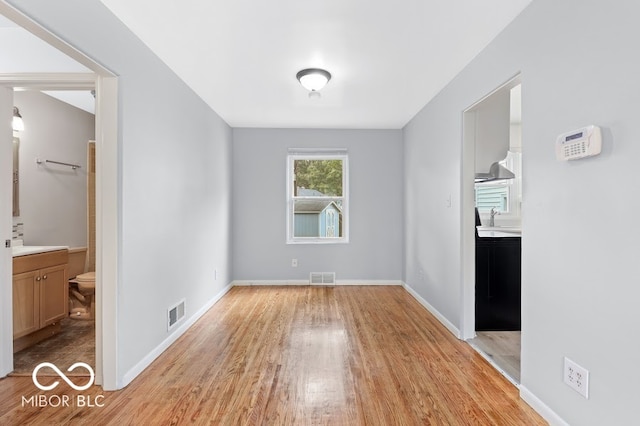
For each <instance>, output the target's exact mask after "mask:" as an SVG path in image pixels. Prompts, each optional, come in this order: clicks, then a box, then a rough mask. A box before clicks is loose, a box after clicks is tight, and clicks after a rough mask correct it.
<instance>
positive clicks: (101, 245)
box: [0, 0, 122, 390]
mask: <svg viewBox="0 0 640 426" xmlns="http://www.w3.org/2000/svg"><path fill="white" fill-rule="evenodd" d="M0 14H2V15H4V16H6V17H7V18H9V19H11V20H12V21H14V22H15V23H16V24H18V25H20V26H21V27H23V28H25V29H26V30H28V31H29V32H31V33H33V34H34V35H35V36H37V37H39V38H41V39H42V40H44V41H45V42H47V43H49V44H50V45H52V46H53V47H55V48H57V49H58V50H60V51H62V52H63V53H65V54H67V55H68V56H70V57H71V58H73V59H75V60H76V61H78V62H80V63H81V64H82V65H84V66H86V67H87V68H89V69H90V70H91V71H93V73H73V74H69V73H67V74H64V73H63V74H13V75H0V85H2V86H5V87H14V88H24V89H32V90H35V89H39V88H40V89H44V88H47V89H51V88H55V89H58V90H60V89H65V88H67V89H75V90H77V89H79V88H87V87H92V88H93V87H95V90H96V129H95V131H96V136H95V139H96V383H97V384H101V385H102V387H103V389H104V390H116V389H119V388H120V387H122V385H121V380H119V378H118V369H117V316H116V314H117V304H116V303H117V297H116V296H117V287H118V281H119V280H118V277H119V273H118V258H119V256H118V255H119V252H120V250H119V242H120V238H119V235H120V233H119V232H120V226H119V222H120V221H119V218H120V216H119V205H120V203H119V196H120V194H121V191H120V187H119V185H120V184H119V179H118V156H119V146H118V121H117V117H118V113H117V112H118V79H117V77H116V76H115V74H113V73H112V72H111V71H109V70H108V69H106V68H104V67H103V66H101V65H100V64H98V63H96V62H94V61H93V60H92V59H90V58H89V57H87V56H86V55H84V54H83V53H81V52H80V51H78V50H76V49H75V48H74V47H72V46H70V45H69V44H67V43H66V42H64V41H63V40H61V39H59V38H58V37H57V36H55V35H54V34H52V33H50V32H49V31H47V30H46V29H44V28H42V27H41V26H40V25H39V24H37V23H36V22H35V21H33V20H31V19H30V18H29V17H27V16H26V15H24V14H22V13H21V12H19V11H18V10H16V9H15V8H14V7H13V6H11V5H9V4H7V3H6V2H5V1H4V0H0ZM94 73H95V74H94ZM9 205H10V203H8V206H9ZM7 208H9V207H7ZM0 279H2V280H3V281H4V279H3V278H2V277H0ZM0 286H1V287H2V294H4V293H5V291H4V290H6V289H7V288H9V289H11V286H12V284H11V281H9V282H8V283H7V282H0ZM9 292H11V290H9ZM0 309H1V310H2V311H3V312H9V313H10V312H12V301H11V298H3V299H2V300H1V301H0ZM12 338H13V336H12V333H9V335H7V333H6V332H1V331H0V339H1V341H0V346H1V347H2V348H3V352H6V351H4V349H5V348H7V347H12V345H13V343H12ZM5 358H6V357H4V356H2V357H0V363H2V365H0V371H2V372H4V371H7V370H8V371H11V370H12V369H13V357H12V356H11V357H9V358H10V359H5Z"/></svg>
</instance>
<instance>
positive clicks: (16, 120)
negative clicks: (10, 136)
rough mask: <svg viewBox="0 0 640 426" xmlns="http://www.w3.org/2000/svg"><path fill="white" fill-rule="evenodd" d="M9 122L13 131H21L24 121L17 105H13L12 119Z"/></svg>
mask: <svg viewBox="0 0 640 426" xmlns="http://www.w3.org/2000/svg"><path fill="white" fill-rule="evenodd" d="M11 124H12V126H13V131H14V132H21V131H23V130H24V122H23V121H22V116H21V115H20V110H19V109H18V107H13V121H12V122H11Z"/></svg>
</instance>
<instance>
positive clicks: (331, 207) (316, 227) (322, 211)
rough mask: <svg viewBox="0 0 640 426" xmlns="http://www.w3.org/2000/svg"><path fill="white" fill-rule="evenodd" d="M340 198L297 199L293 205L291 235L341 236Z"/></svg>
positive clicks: (314, 236)
mask: <svg viewBox="0 0 640 426" xmlns="http://www.w3.org/2000/svg"><path fill="white" fill-rule="evenodd" d="M341 204H342V203H341V200H329V199H326V198H325V199H322V198H316V199H313V198H311V199H304V200H301V199H297V200H295V201H294V207H293V236H294V237H308V238H339V237H342V236H343V234H342V208H341Z"/></svg>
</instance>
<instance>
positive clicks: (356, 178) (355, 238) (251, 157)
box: [233, 129, 403, 281]
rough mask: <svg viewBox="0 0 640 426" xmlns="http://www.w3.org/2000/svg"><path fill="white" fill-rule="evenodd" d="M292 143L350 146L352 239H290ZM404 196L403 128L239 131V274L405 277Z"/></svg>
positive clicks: (236, 200)
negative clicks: (288, 184)
mask: <svg viewBox="0 0 640 426" xmlns="http://www.w3.org/2000/svg"><path fill="white" fill-rule="evenodd" d="M288 148H347V150H348V153H349V191H350V192H349V193H350V199H349V201H350V205H349V220H350V224H349V229H350V238H349V240H350V241H349V243H348V244H330V245H326V244H286V212H287V203H286V200H287V199H286V182H287V174H286V165H287V150H288ZM402 199H403V194H402V133H401V131H399V130H309V129H307V130H302V129H285V130H281V129H234V130H233V212H234V223H233V236H234V239H233V277H234V279H235V280H241V281H245V280H248V281H251V280H307V281H308V279H309V273H310V272H333V271H335V272H336V279H337V280H338V281H339V280H401V279H402V220H403V219H402ZM293 258H296V259H298V267H297V268H292V267H291V259H293Z"/></svg>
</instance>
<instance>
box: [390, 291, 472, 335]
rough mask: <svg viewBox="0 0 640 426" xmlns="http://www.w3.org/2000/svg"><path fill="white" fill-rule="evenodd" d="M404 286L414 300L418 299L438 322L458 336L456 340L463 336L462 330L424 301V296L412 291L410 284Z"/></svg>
mask: <svg viewBox="0 0 640 426" xmlns="http://www.w3.org/2000/svg"><path fill="white" fill-rule="evenodd" d="M402 285H403V286H404V288H405V290H407V292H408V293H409V294H410V295H412V296H413V298H414V299H416V300H417V301H418V302H419V303H420V304H421V305H422V306H424V307H425V308H426V309H427V311H429V312H431V313H432V314H433V316H435V317H436V318H437V319H438V321H440V322H441V323H442V325H444V326H445V327H446V328H447V330H449V331H450V332H451V333H452V334H453V335H454V336H456V338H458V339H460V338H461V336H462V334H460V330H458V327H456V326H455V325H453V324H452V323H451V321H449V320H448V319H447V318H445V316H444V315H442V314H441V313H440V312H439V311H438V310H437V309H436V308H434V307H433V306H431V304H430V303H429V302H427V301H426V300H425V299H423V298H422V296H420V295H419V294H418V293H417V292H416V291H415V290H414V289H412V288H411V286H410V285H409V284H407V283H403V284H402Z"/></svg>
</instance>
